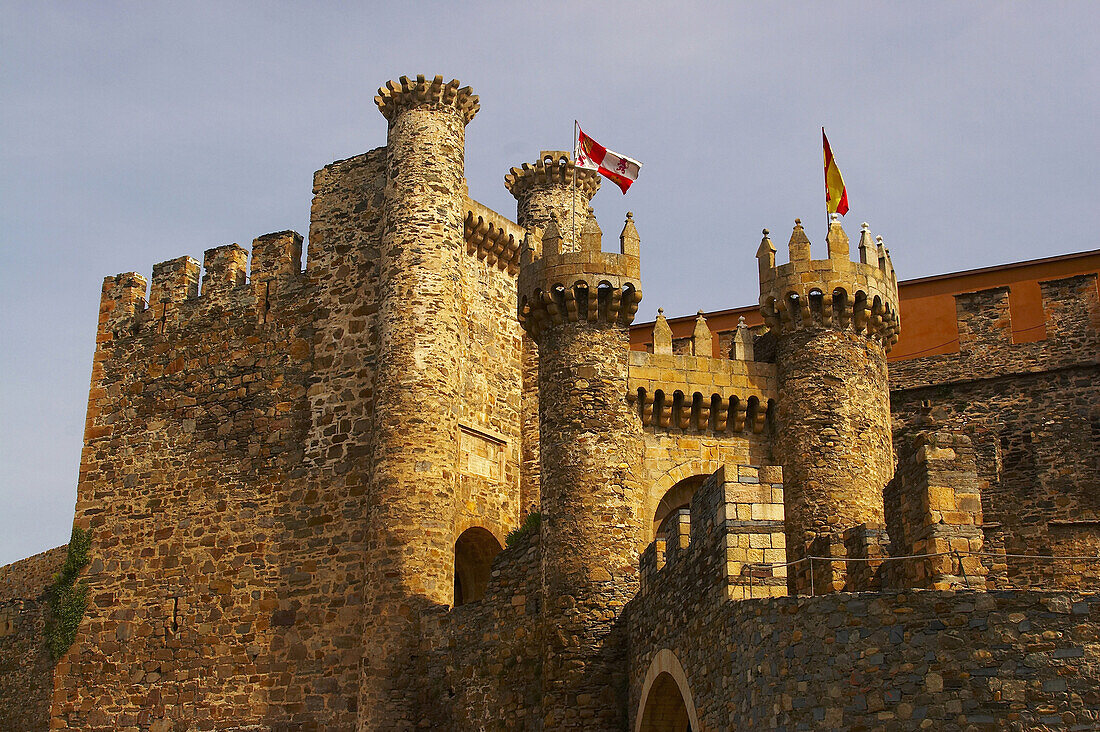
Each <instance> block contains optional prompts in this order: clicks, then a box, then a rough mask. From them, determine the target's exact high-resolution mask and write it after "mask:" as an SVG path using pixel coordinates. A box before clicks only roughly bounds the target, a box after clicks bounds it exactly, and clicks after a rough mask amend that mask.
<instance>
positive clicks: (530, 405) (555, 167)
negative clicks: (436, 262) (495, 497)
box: [504, 150, 600, 508]
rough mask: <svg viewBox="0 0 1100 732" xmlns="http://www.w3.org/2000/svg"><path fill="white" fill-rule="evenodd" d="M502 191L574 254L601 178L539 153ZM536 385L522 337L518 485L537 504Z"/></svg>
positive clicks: (524, 218) (561, 155)
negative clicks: (550, 229)
mask: <svg viewBox="0 0 1100 732" xmlns="http://www.w3.org/2000/svg"><path fill="white" fill-rule="evenodd" d="M574 183H575V184H576V187H574ZM504 187H505V188H507V189H508V191H509V192H510V193H511V194H512V195H513V196H515V197H516V209H517V215H516V221H517V222H518V223H519V224H520V226H522V227H524V228H525V229H528V230H531V229H533V228H535V227H537V228H539V229H541V230H543V231H545V230H546V229H547V228H548V227H549V226H550V222H551V221H554V222H556V225H557V229H558V236H559V237H560V238H561V244H560V245H559V246H560V250H561V251H563V252H572V251H576V250H577V249H578V248H579V242H580V237H581V232H583V231H584V228H585V224H586V222H587V221H588V217H589V216H591V215H592V213H591V210H590V209H589V202H590V201H591V200H592V196H594V195H596V191H598V190H599V188H600V176H599V175H597V173H596V171H594V170H587V169H585V168H581V169H579V170H578V169H576V168H575V166H574V165H573V160H572V158H571V157H570V155H569V153H567V152H564V151H561V150H543V151H542V152H541V153H539V159H538V160H536V161H535V162H534V163H524V164H523V165H521V166H519V167H517V168H512V169H511V170H509V171H508V174H507V175H505V176H504ZM574 228H575V229H576V232H575V233H574ZM538 381H539V368H538V346H536V344H535V342H534V340H533V339H532V338H531V336H530V335H528V336H526V337H525V338H524V339H523V405H522V410H521V411H522V425H521V427H520V429H521V432H522V439H523V456H522V461H521V465H520V485H521V486H522V493H523V495H524V496H525V497H530V496H534V497H535V500H536V501H537V499H538V491H539V474H540V472H541V467H540V466H541V462H540V458H539V384H538ZM528 503H529V500H525V508H526V507H527V504H528Z"/></svg>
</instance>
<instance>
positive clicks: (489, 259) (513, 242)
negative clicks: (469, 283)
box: [462, 198, 526, 275]
mask: <svg viewBox="0 0 1100 732" xmlns="http://www.w3.org/2000/svg"><path fill="white" fill-rule="evenodd" d="M462 229H463V235H464V237H465V239H466V253H467V254H472V255H475V256H476V257H477V258H478V259H483V260H485V262H486V263H487V264H489V265H490V266H495V267H497V269H501V270H507V271H508V273H509V274H512V275H515V274H518V273H519V264H520V254H521V252H522V250H523V242H524V239H525V238H526V237H525V232H524V231H523V229H522V228H520V227H519V226H518V225H517V224H515V223H513V222H512V221H509V220H508V218H507V217H505V216H502V215H501V214H499V213H497V212H496V211H494V210H492V209H491V208H489V207H488V206H486V205H484V204H482V203H478V202H477V201H475V200H473V199H472V198H467V199H466V216H465V218H464V219H463V222H462Z"/></svg>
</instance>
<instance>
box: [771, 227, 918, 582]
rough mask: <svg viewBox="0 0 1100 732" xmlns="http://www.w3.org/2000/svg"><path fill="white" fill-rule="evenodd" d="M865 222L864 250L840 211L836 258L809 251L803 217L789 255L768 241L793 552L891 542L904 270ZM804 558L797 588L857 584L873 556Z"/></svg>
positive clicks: (837, 552) (861, 552) (831, 242)
mask: <svg viewBox="0 0 1100 732" xmlns="http://www.w3.org/2000/svg"><path fill="white" fill-rule="evenodd" d="M866 226H867V225H866V224H864V229H863V233H862V235H861V238H860V243H859V254H860V256H859V259H860V261H859V262H852V261H850V259H849V243H848V236H847V234H845V232H844V230H843V229H842V228H841V226H840V224H839V223H838V222H837V221H836V217H834V220H833V221H832V223H831V224H830V226H829V233H828V236H827V242H828V248H829V258H828V259H824V260H812V259H810V241H809V239H807V238H806V233H805V231H803V229H802V224H801V223H800V222H798V221H796V222H795V228H794V231H793V233H792V234H791V240H790V262H789V263H788V264H783V265H780V266H776V264H775V247H774V246H772V243H771V241H770V240H769V239H768V236H767V231H765V232H764V240H763V241H762V242H761V243H760V249H759V251H758V252H757V258H758V259H759V264H760V305H761V312H762V314H763V315H764V318H765V321H766V322H767V323H768V325H769V326H770V328H771V329H772V331H773V332H774V333H775V334H776V337H777V350H776V369H777V374H778V392H779V399H778V404H777V410H776V425H775V428H776V430H777V434H776V440H775V451H776V457H777V458H778V459H779V461H780V462H781V463H782V465H783V484H784V503H785V511H786V533H787V560H788V561H791V562H793V561H796V560H799V559H802V558H804V557H806V556H809V555H813V556H817V557H829V558H835V559H836V560H842V559H844V558H847V557H863V558H872V559H873V558H874V557H876V556H881V555H882V553H883V552H884V548H885V546H886V540H885V520H884V515H883V505H882V490H883V486H884V485H885V483H886V482H887V481H889V480H890V477H891V475H892V473H893V448H892V443H891V428H890V424H891V423H890V392H889V387H888V386H887V383H886V353H887V351H888V350H889V349H890V347H891V346H892V345H893V343H894V342H896V341H897V334H898V331H899V326H900V322H899V320H898V309H897V303H898V295H897V279H896V277H895V276H894V272H893V267H892V265H891V264H890V261H889V257H888V254H887V252H886V250H885V249H884V248H882V247H881V246H877V245H876V244H875V242H873V241H872V240H871V235H870V232H869V231H868V230H867V228H866ZM812 566H813V572H812V575H811V569H810V568H811V562H802V563H800V564H797V565H794V566H792V567H791V568H790V570H789V574H788V577H789V579H788V584H789V585H790V589H791V590H792V591H793V592H800V593H809V592H811V591H812V592H817V593H821V592H830V591H839V590H845V589H846V590H859V589H863V587H864V586H866V585H867V583H869V582H870V580H871V577H870V575H871V573H872V571H873V569H874V564H873V563H871V564H869V563H867V562H850V563H846V562H844V561H819V560H814V561H813V563H812Z"/></svg>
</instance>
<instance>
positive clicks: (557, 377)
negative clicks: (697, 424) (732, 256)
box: [519, 219, 644, 730]
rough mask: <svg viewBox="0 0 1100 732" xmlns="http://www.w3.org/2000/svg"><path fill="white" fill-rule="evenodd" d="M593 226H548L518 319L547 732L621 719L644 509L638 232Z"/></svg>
mask: <svg viewBox="0 0 1100 732" xmlns="http://www.w3.org/2000/svg"><path fill="white" fill-rule="evenodd" d="M586 233H587V236H585V237H582V238H581V241H580V242H579V245H580V246H579V251H576V252H567V253H562V252H561V251H560V247H561V246H562V239H561V236H560V234H559V233H558V230H557V226H556V225H554V224H551V225H550V226H549V227H548V229H547V231H546V232H545V234H544V236H543V241H542V247H543V250H542V255H541V256H539V255H538V254H537V252H535V251H532V250H528V251H526V252H525V253H524V263H523V266H522V268H521V270H520V285H519V293H520V296H519V317H520V322H521V323H522V324H523V327H524V329H525V330H526V331H527V332H528V333H529V334H530V335H531V336H532V338H534V339H535V341H536V342H537V343H538V352H539V387H540V395H539V396H540V402H539V418H540V419H539V422H540V428H541V429H540V439H541V449H542V454H541V465H542V484H541V503H542V514H543V524H542V529H541V533H542V539H541V550H542V567H541V570H542V589H543V596H544V610H543V617H544V620H545V628H544V630H545V643H546V646H547V648H546V651H545V659H546V660H545V661H544V664H543V681H542V683H543V697H542V698H543V703H542V719H543V723H544V728H545V729H547V730H550V729H553V730H580V729H584V730H612V729H614V730H618V729H621V728H623V727H624V726H625V707H626V700H625V693H626V688H625V680H626V679H625V671H626V666H625V663H624V659H625V657H624V656H623V655H622V654H623V652H624V651H625V646H624V645H623V643H622V640H621V639H617V638H616V637H614V636H613V633H612V629H613V627H614V624H615V621H616V618H617V617H618V614H619V611H620V610H621V609H622V607H623V605H624V604H625V603H626V601H627V600H629V599H630V597H632V596H633V595H634V594H635V593H636V591H637V587H638V581H637V558H638V551H639V542H640V539H641V536H642V530H643V529H642V520H643V518H644V517H643V516H642V515H641V505H642V490H641V485H640V484H639V482H638V480H637V478H636V474H637V471H638V469H639V468H640V464H641V460H642V442H641V428H640V423H639V421H638V418H637V416H636V415H635V414H634V413H633V411H632V410H631V409H630V407H629V405H628V403H627V401H626V393H627V368H628V354H629V337H628V328H629V325H630V323H631V321H632V320H633V318H634V314H635V312H636V311H637V308H638V302H639V301H640V300H641V291H640V290H639V289H638V286H637V283H638V276H639V267H638V236H637V231H636V229H635V228H634V224H633V222H632V221H630V220H629V219H628V221H627V224H626V227H625V228H624V230H623V234H622V237H621V243H622V248H621V253H620V254H611V253H604V252H601V251H600V237H599V234H598V232H595V231H593V230H592V229H589V230H588V231H587V232H586Z"/></svg>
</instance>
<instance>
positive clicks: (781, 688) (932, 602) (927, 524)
mask: <svg viewBox="0 0 1100 732" xmlns="http://www.w3.org/2000/svg"><path fill="white" fill-rule="evenodd" d="M376 102H377V105H378V108H379V109H380V111H381V112H382V115H383V117H384V118H385V120H386V122H387V123H388V136H387V140H386V145H385V147H381V148H378V149H375V150H372V151H370V152H367V153H364V154H362V155H359V156H356V157H353V158H350V159H347V160H341V161H338V162H335V163H332V164H331V165H328V166H326V167H324V168H323V169H321V170H320V171H318V172H317V174H316V176H315V178H314V198H313V206H312V212H311V222H310V230H309V239H308V246H309V248H308V257H307V263H306V267H305V269H304V271H303V269H302V254H303V252H302V243H303V239H302V237H301V236H300V235H299V234H297V233H294V232H290V231H286V232H280V233H276V234H269V235H266V236H262V237H260V238H258V239H256V240H255V241H254V242H253V244H252V250H251V261H249V253H248V252H247V251H246V250H245V249H243V248H241V247H239V246H237V245H235V244H233V245H228V246H221V247H217V248H214V249H210V250H208V251H207V252H206V254H205V258H204V261H203V263H202V264H201V265H200V263H199V262H198V261H196V260H194V259H192V258H191V257H187V256H184V257H180V258H178V259H173V260H170V261H167V262H162V263H160V264H157V265H155V266H154V267H153V269H152V281H151V286H150V283H149V282H147V281H146V279H145V277H144V276H142V275H140V274H137V273H127V274H120V275H117V276H114V277H108V278H106V280H105V281H104V283H103V292H102V300H101V305H100V317H99V329H98V333H97V338H96V351H95V356H94V360H93V369H92V383H91V391H90V394H89V400H88V412H87V425H86V430H85V444H84V451H83V454H82V457H81V465H80V475H79V486H78V498H77V505H76V518H75V524H76V526H77V527H79V528H82V529H86V530H88V531H89V532H90V535H91V549H90V556H89V560H90V561H89V563H88V565H87V567H86V568H85V569H84V571H83V575H82V577H83V581H84V582H86V583H87V586H88V588H89V589H88V595H87V607H86V609H85V610H84V615H83V619H82V620H81V621H80V624H79V628H78V631H77V633H76V638H75V642H73V644H72V646H71V647H70V648H69V649H68V651H67V652H66V653H64V655H63V656H62V657H61V658H60V660H59V661H57V662H56V663H52V662H49V661H48V660H44V657H43V655H42V652H41V650H40V648H39V646H40V643H39V641H38V635H37V634H38V633H40V631H41V627H42V624H43V622H44V621H43V618H42V615H43V613H44V612H45V611H44V609H43V608H44V604H43V599H42V590H43V588H44V587H45V586H46V585H47V584H48V582H49V575H50V573H51V572H53V571H55V570H56V569H57V567H58V566H59V563H60V561H61V560H62V559H63V558H64V552H65V550H64V548H59V550H53V551H51V552H47V553H44V554H42V555H37V556H36V557H32V558H30V559H28V560H24V561H23V562H20V563H17V564H15V565H11V566H9V567H6V568H3V569H0V593H2V594H0V635H3V636H4V637H3V638H0V641H2V642H3V643H4V646H3V649H2V650H0V696H2V697H3V704H0V707H3V708H2V709H0V726H2V727H4V728H5V729H46V728H49V729H87V730H139V729H140V730H158V731H161V732H163V731H166V730H215V729H217V730H281V731H290V730H352V729H358V730H413V729H435V730H482V729H486V730H662V731H669V732H684V731H685V730H693V731H694V732H699V731H700V730H708V731H717V730H735V729H785V730H795V729H845V728H850V729H1003V728H1016V729H1034V728H1042V729H1096V728H1098V726H1100V594H1098V593H1097V588H1098V582H1100V479H1098V473H1100V447H1098V443H1100V378H1098V376H1100V373H1098V363H1100V297H1098V290H1097V274H1096V264H1097V253H1096V252H1092V253H1088V254H1087V255H1078V256H1076V257H1075V258H1074V257H1070V258H1062V259H1060V260H1058V261H1054V262H1051V261H1047V260H1044V261H1043V262H1042V263H1039V264H1035V265H1034V266H1032V265H1031V264H1028V265H1027V266H1028V267H1031V269H1027V268H1026V267H1025V268H1024V269H1023V270H1020V271H1025V270H1026V272H1034V273H1035V275H1034V276H1033V277H1032V279H1031V280H1029V282H1030V285H1028V287H1031V289H1028V287H1024V286H1023V285H1021V286H1020V287H1017V286H1016V285H1015V284H1013V285H1012V286H1011V287H1010V286H1007V285H1006V284H1004V283H1003V282H999V283H998V284H996V286H992V287H974V288H972V289H970V290H969V291H966V290H965V289H963V290H959V291H957V292H953V293H952V292H948V293H947V294H944V295H942V297H941V298H940V299H939V300H936V299H935V298H933V297H932V296H931V295H928V294H927V293H925V295H922V296H921V297H923V299H921V297H916V296H914V297H913V298H911V299H910V300H905V298H904V297H903V296H900V295H899V283H898V280H897V277H896V275H895V272H894V268H893V265H892V263H891V259H890V255H889V252H888V251H887V250H886V249H885V247H884V246H883V244H882V241H881V239H876V238H874V237H873V235H872V233H871V231H870V230H869V229H868V228H867V227H866V225H864V227H863V229H862V231H861V232H860V234H859V239H858V242H856V243H855V250H856V251H855V252H853V251H852V250H853V245H852V242H850V241H849V238H848V234H847V233H846V232H845V230H844V229H843V228H842V227H841V225H840V223H839V222H837V221H834V222H833V223H832V224H831V225H830V227H829V230H828V237H827V241H826V242H825V246H826V247H827V250H828V257H827V258H825V259H813V258H812V257H811V252H810V248H811V243H810V241H809V239H808V238H807V235H806V233H805V232H804V231H803V229H802V226H801V225H800V224H797V223H796V225H795V227H794V230H793V232H792V234H791V236H790V240H789V245H788V251H789V256H785V257H781V258H782V259H787V260H788V261H787V262H786V263H779V262H777V247H776V245H775V244H774V243H773V241H772V239H771V238H770V235H769V234H768V232H767V231H765V232H764V238H763V241H761V242H760V244H759V248H758V249H757V250H756V258H757V261H758V265H759V275H760V300H759V308H758V309H756V310H754V311H753V312H752V313H749V312H748V311H747V310H746V311H742V314H745V315H747V317H746V318H744V319H742V320H741V321H740V322H739V323H737V324H730V325H729V327H726V328H724V329H721V328H717V327H716V326H715V323H717V322H718V321H719V320H720V318H718V317H717V316H715V317H712V318H711V319H710V321H709V322H708V320H707V318H705V317H704V316H703V315H702V314H700V316H699V317H698V318H696V319H694V320H685V321H672V322H671V323H670V322H669V321H667V320H666V319H665V318H664V317H663V316H659V317H658V318H657V321H656V322H655V323H654V324H647V325H633V321H634V319H635V315H636V313H637V311H638V306H639V302H640V300H641V299H642V289H641V284H640V282H639V258H640V256H641V253H642V251H643V250H644V248H645V247H644V246H643V245H642V244H641V240H640V236H639V233H638V230H637V229H636V228H635V224H634V222H633V219H632V217H631V216H630V215H628V216H627V220H626V222H625V225H624V226H623V228H622V232H621V234H619V237H618V239H619V241H618V246H617V247H616V248H615V249H616V250H615V251H613V252H608V251H604V244H605V243H604V241H603V235H602V233H601V230H600V227H599V225H598V224H597V222H596V220H595V217H594V215H593V214H592V209H591V208H590V206H589V201H590V199H591V198H592V196H593V195H594V194H595V193H596V191H597V189H598V187H599V180H598V178H597V177H596V175H595V173H593V172H591V171H587V170H575V169H574V167H573V163H572V161H571V159H570V156H569V155H568V154H567V153H564V152H543V153H541V154H540V156H539V159H538V160H536V161H535V162H532V163H524V164H522V165H521V166H519V167H515V168H512V169H511V171H510V172H509V173H508V174H507V175H506V176H505V185H506V186H507V188H508V190H509V191H510V192H511V193H512V194H513V195H514V196H515V198H516V200H517V202H518V209H517V213H516V217H515V221H512V220H511V219H510V218H509V217H507V216H505V215H502V214H499V213H497V212H495V211H492V210H490V209H488V208H487V207H485V206H483V205H481V204H480V203H478V202H477V201H475V200H473V199H471V198H470V197H469V195H468V193H467V189H466V184H465V179H464V156H465V127H466V125H467V124H468V123H469V122H470V121H471V120H472V119H473V118H474V116H475V114H476V113H477V111H478V108H479V107H478V98H477V97H476V96H474V94H473V93H472V92H471V90H470V89H469V88H466V87H460V85H459V83H458V82H457V81H451V82H449V83H445V82H444V81H443V79H442V77H436V78H434V79H431V78H425V77H416V78H405V77H402V78H401V79H400V80H398V81H395V82H390V83H388V84H386V85H385V86H384V87H383V88H382V89H380V90H379V94H378V97H377V98H376ZM574 220H575V222H576V224H575V226H573V225H571V222H572V221H574ZM567 222H568V223H567ZM643 229H644V227H643ZM752 246H753V244H749V245H747V246H746V250H747V251H746V255H748V254H749V253H751V251H752ZM1021 266H1023V265H1021ZM1059 267H1061V268H1062V269H1058V268H1059ZM1055 270H1057V271H1055ZM1013 271H1015V270H1013ZM1026 272H1025V275H1026ZM200 273H202V274H201V282H200ZM1002 275H1003V276H1004V277H1008V273H1007V270H1004V271H998V272H994V273H993V274H992V275H990V276H992V277H994V278H996V277H999V276H1002ZM1025 275H1021V276H1022V277H1024V279H1026V277H1027V276H1030V275H1026V276H1025ZM968 276H969V275H968ZM983 276H985V275H983ZM975 277H977V275H975ZM932 279H935V278H932ZM973 281H975V280H973V278H972V279H965V278H962V276H961V275H960V276H958V277H954V278H953V279H952V278H948V279H936V281H935V282H933V283H932V285H935V286H937V287H938V286H943V287H947V288H948V289H950V287H951V286H957V287H964V288H965V283H966V282H973ZM1006 282H1007V280H1006ZM920 283H923V284H920ZM960 283H961V284H960ZM918 284H919V285H920V286H922V287H923V286H928V282H926V281H919V282H918V283H916V284H913V287H914V288H915V287H917V286H918ZM1025 284H1026V283H1025ZM903 285H905V283H903ZM903 290H904V288H903ZM914 292H915V290H914ZM1028 292H1031V293H1032V294H1033V295H1034V297H1033V298H1032V299H1033V302H1031V305H1030V306H1027V303H1025V302H1024V299H1018V298H1017V294H1018V293H1019V298H1024V297H1025V295H1026V294H1027V293H1028ZM941 294H942V293H941ZM903 300H905V303H906V304H905V305H902V301H903ZM933 301H935V303H941V304H942V303H943V302H947V303H948V308H949V311H947V312H946V314H943V313H940V311H936V312H933V311H934V310H935V307H933V306H934V305H935V303H933ZM910 303H912V304H911V305H910ZM930 303H931V304H930ZM951 303H953V304H951ZM1025 306H1027V307H1031V311H1030V312H1032V313H1033V314H1035V315H1036V317H1037V318H1038V323H1039V325H1038V326H1034V327H1032V326H1028V327H1027V328H1021V327H1017V326H1018V325H1019V324H1018V323H1016V322H1015V321H1014V318H1017V320H1018V319H1019V317H1022V316H1020V315H1019V313H1023V312H1025V311H1026V310H1027V307H1025ZM936 307H938V306H936ZM922 308H923V310H922ZM922 313H923V315H922ZM902 314H904V315H905V318H906V321H907V328H908V327H909V325H908V323H909V320H910V319H912V321H913V323H914V325H915V326H916V331H915V332H917V333H919V332H920V330H921V327H920V324H921V322H922V320H924V319H925V317H926V318H927V322H929V323H931V322H933V321H935V318H937V317H940V315H943V318H946V320H944V319H943V318H941V320H940V321H935V322H939V323H942V324H943V329H940V327H939V326H937V333H936V335H935V338H941V337H942V336H943V335H944V331H946V332H948V333H950V334H954V332H955V331H956V329H957V342H956V344H955V346H950V345H948V347H947V348H946V349H944V348H939V349H925V350H926V351H928V350H938V352H937V353H935V354H928V353H926V354H924V355H919V354H918V355H916V356H914V357H911V358H904V359H891V360H890V365H889V369H888V368H887V363H888V357H889V354H890V353H891V349H892V348H893V347H894V345H895V344H897V343H898V341H899V334H900V332H901V327H902V323H901V320H902V318H901V315H902ZM1040 328H1041V329H1040ZM1025 330H1026V331H1028V332H1029V333H1024V331H1025ZM947 338H950V335H949V336H947ZM947 338H942V340H947ZM632 343H633V347H632ZM936 345H937V346H940V345H944V344H941V343H937V344H936ZM506 537H507V541H506Z"/></svg>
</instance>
